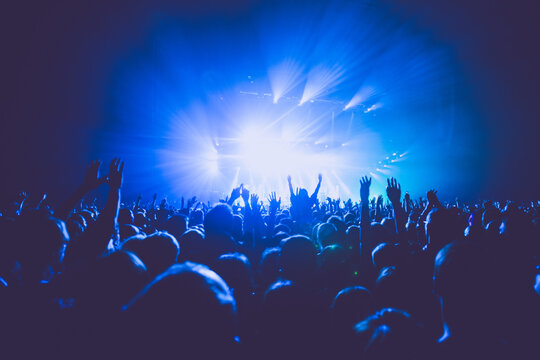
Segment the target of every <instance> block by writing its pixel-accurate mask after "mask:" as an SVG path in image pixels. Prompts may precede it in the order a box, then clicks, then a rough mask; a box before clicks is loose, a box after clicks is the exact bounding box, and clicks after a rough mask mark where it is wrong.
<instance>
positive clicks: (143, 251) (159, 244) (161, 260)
mask: <svg viewBox="0 0 540 360" xmlns="http://www.w3.org/2000/svg"><path fill="white" fill-rule="evenodd" d="M122 250H127V251H131V252H133V253H135V254H136V255H137V256H138V257H139V258H140V259H141V260H142V261H143V263H144V264H145V265H146V267H147V268H148V271H149V273H150V274H152V275H157V274H159V273H161V272H163V271H165V270H166V269H167V268H168V267H169V266H171V265H173V264H174V263H176V261H177V259H178V254H179V253H180V245H179V244H178V241H176V239H175V238H174V236H172V235H171V234H169V233H166V232H162V231H161V232H155V233H153V234H150V235H148V236H146V237H145V238H143V239H142V240H139V239H136V238H133V239H130V240H128V241H126V242H124V243H123V244H122Z"/></svg>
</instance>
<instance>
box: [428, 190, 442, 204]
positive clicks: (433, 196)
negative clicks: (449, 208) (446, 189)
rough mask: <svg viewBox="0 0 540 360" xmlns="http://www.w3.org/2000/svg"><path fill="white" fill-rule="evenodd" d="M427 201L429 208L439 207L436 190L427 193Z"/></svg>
mask: <svg viewBox="0 0 540 360" xmlns="http://www.w3.org/2000/svg"><path fill="white" fill-rule="evenodd" d="M427 201H428V206H430V207H439V206H440V205H441V203H440V202H439V198H438V197H437V190H435V189H431V190H429V191H428V192H427Z"/></svg>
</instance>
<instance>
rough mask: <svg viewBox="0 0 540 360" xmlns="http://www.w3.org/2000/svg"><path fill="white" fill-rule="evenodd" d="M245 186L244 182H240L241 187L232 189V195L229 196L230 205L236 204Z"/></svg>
mask: <svg viewBox="0 0 540 360" xmlns="http://www.w3.org/2000/svg"><path fill="white" fill-rule="evenodd" d="M243 188H244V184H240V186H239V187H237V188H234V189H232V191H231V197H230V198H229V201H228V203H229V205H232V204H234V202H235V201H236V199H238V198H239V197H240V194H241V193H242V189H243Z"/></svg>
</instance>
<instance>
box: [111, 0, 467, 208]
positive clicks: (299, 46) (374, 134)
mask: <svg viewBox="0 0 540 360" xmlns="http://www.w3.org/2000/svg"><path fill="white" fill-rule="evenodd" d="M453 58H454V55H453V54H452V52H451V49H448V48H445V47H444V46H443V45H440V44H438V43H437V42H436V41H434V40H433V39H431V38H430V37H429V35H425V32H424V33H420V32H419V31H417V30H416V29H415V28H414V27H413V26H412V25H408V24H404V23H403V22H402V21H401V20H400V19H399V18H398V17H396V16H394V15H393V14H392V13H391V11H390V10H388V9H386V8H384V7H382V6H378V5H376V4H374V3H373V2H352V1H334V2H326V1H316V2H308V3H306V2H302V1H293V2H285V1H273V2H263V4H262V5H260V6H259V7H256V8H254V9H252V10H250V12H249V13H246V14H241V15H238V17H237V18H235V19H234V21H233V20H230V19H225V18H224V19H219V18H218V19H215V18H211V19H199V20H197V21H195V22H189V23H188V22H182V21H178V19H174V18H167V16H164V15H162V16H156V21H155V23H154V24H153V27H152V31H151V33H150V34H149V38H148V41H147V43H144V44H140V47H139V48H138V49H135V50H134V51H133V53H131V54H127V55H126V59H125V60H124V61H123V62H122V66H121V67H120V68H121V69H122V70H121V71H118V72H117V73H116V75H115V81H114V86H113V90H112V100H111V102H112V103H113V105H111V106H113V107H114V110H115V119H116V120H117V122H118V123H119V124H120V125H122V126H124V127H123V128H122V130H121V135H120V134H118V135H110V137H115V136H117V137H118V139H121V140H120V141H114V142H111V141H109V140H110V137H105V141H104V144H105V145H104V146H103V147H104V149H103V151H105V152H111V153H121V154H126V155H124V157H125V158H126V159H128V160H129V156H133V158H134V159H137V160H136V161H137V167H138V168H139V169H143V170H139V171H138V173H137V177H136V179H137V180H135V181H134V182H133V184H132V185H133V187H134V188H137V189H138V190H141V189H142V190H144V189H156V188H159V189H160V191H162V192H164V193H173V194H177V195H178V196H180V195H192V194H197V195H198V196H200V197H202V198H207V199H210V200H217V198H219V197H221V196H224V194H227V193H229V192H230V188H231V186H232V185H235V184H239V183H244V184H245V185H246V187H248V188H250V189H252V190H255V191H257V192H260V193H261V195H265V194H267V193H268V192H269V191H274V190H275V191H277V192H278V195H279V196H282V197H283V198H286V195H287V192H288V190H287V187H286V176H287V175H288V174H290V175H291V176H292V177H293V183H294V186H302V187H307V188H308V189H313V188H314V187H315V185H316V182H317V174H318V173H322V174H323V177H324V182H323V185H322V188H321V191H320V194H321V196H335V197H341V198H347V197H352V198H353V199H357V198H358V189H359V185H358V178H359V177H360V176H361V175H363V174H371V175H372V176H373V177H374V183H373V192H374V193H382V192H383V191H384V187H385V179H386V177H387V176H396V177H399V179H400V182H401V183H402V184H403V187H404V188H407V189H408V191H409V192H410V193H411V194H414V193H415V192H419V191H423V190H425V188H427V187H429V184H432V183H435V182H437V183H438V184H440V188H443V189H444V187H445V186H448V187H450V186H459V184H460V181H463V177H460V175H459V174H460V173H462V172H463V167H464V166H465V165H466V164H464V159H466V157H467V154H469V153H471V152H472V151H474V149H473V148H472V146H471V141H470V138H469V137H468V135H467V133H463V132H456V131H454V129H455V128H456V126H457V125H456V124H464V123H467V121H468V116H469V115H468V113H467V104H466V99H464V97H462V96H461V95H460V94H459V93H458V90H457V89H459V86H461V85H460V84H461V82H462V76H461V75H460V72H459V67H458V66H457V65H456V63H455V62H454V60H453ZM126 124H130V130H129V131H126V130H125V125H126ZM119 129H120V128H119ZM114 132H115V129H111V133H112V134H114ZM119 132H120V131H119ZM426 146H429V147H430V151H429V154H425V152H424V153H422V154H420V153H419V152H418V151H415V149H418V148H420V147H426ZM456 149H459V150H456ZM394 153H396V154H400V155H395V156H393V155H392V156H391V154H394ZM405 154H407V156H404V155H405ZM449 154H453V155H452V156H451V157H450V156H449ZM387 157H388V159H387ZM441 160H444V161H441ZM381 161H382V162H384V163H385V164H386V165H387V166H383V165H382V163H379V162H381ZM420 162H422V166H418V164H419V163H420ZM155 164H158V166H157V169H156V167H155ZM390 165H391V166H390ZM441 169H442V171H441ZM128 170H129V169H128ZM449 172H453V174H454V177H453V178H452V179H449V178H448V173H449ZM231 182H232V184H231ZM129 185H130V184H127V185H126V186H127V188H128V189H129Z"/></svg>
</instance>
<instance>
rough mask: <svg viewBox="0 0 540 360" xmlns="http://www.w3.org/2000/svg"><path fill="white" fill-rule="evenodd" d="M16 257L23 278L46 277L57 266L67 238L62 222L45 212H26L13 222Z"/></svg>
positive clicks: (44, 278) (58, 266)
mask: <svg viewBox="0 0 540 360" xmlns="http://www.w3.org/2000/svg"><path fill="white" fill-rule="evenodd" d="M15 230H16V233H15V234H14V236H15V237H16V238H17V240H16V247H17V250H16V259H17V260H18V261H19V262H20V264H21V268H22V275H23V278H24V279H23V281H29V282H31V283H37V282H39V281H40V280H48V279H49V278H50V277H51V276H52V275H54V274H55V273H56V272H57V271H59V270H60V264H61V263H62V261H63V259H64V255H65V251H66V247H67V244H68V242H69V234H68V232H67V229H66V224H65V223H64V222H63V221H62V220H60V219H57V218H55V217H53V216H51V215H50V214H48V213H43V212H37V211H36V212H27V213H25V214H23V215H21V216H20V217H19V218H18V219H17V221H16V222H15Z"/></svg>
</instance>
